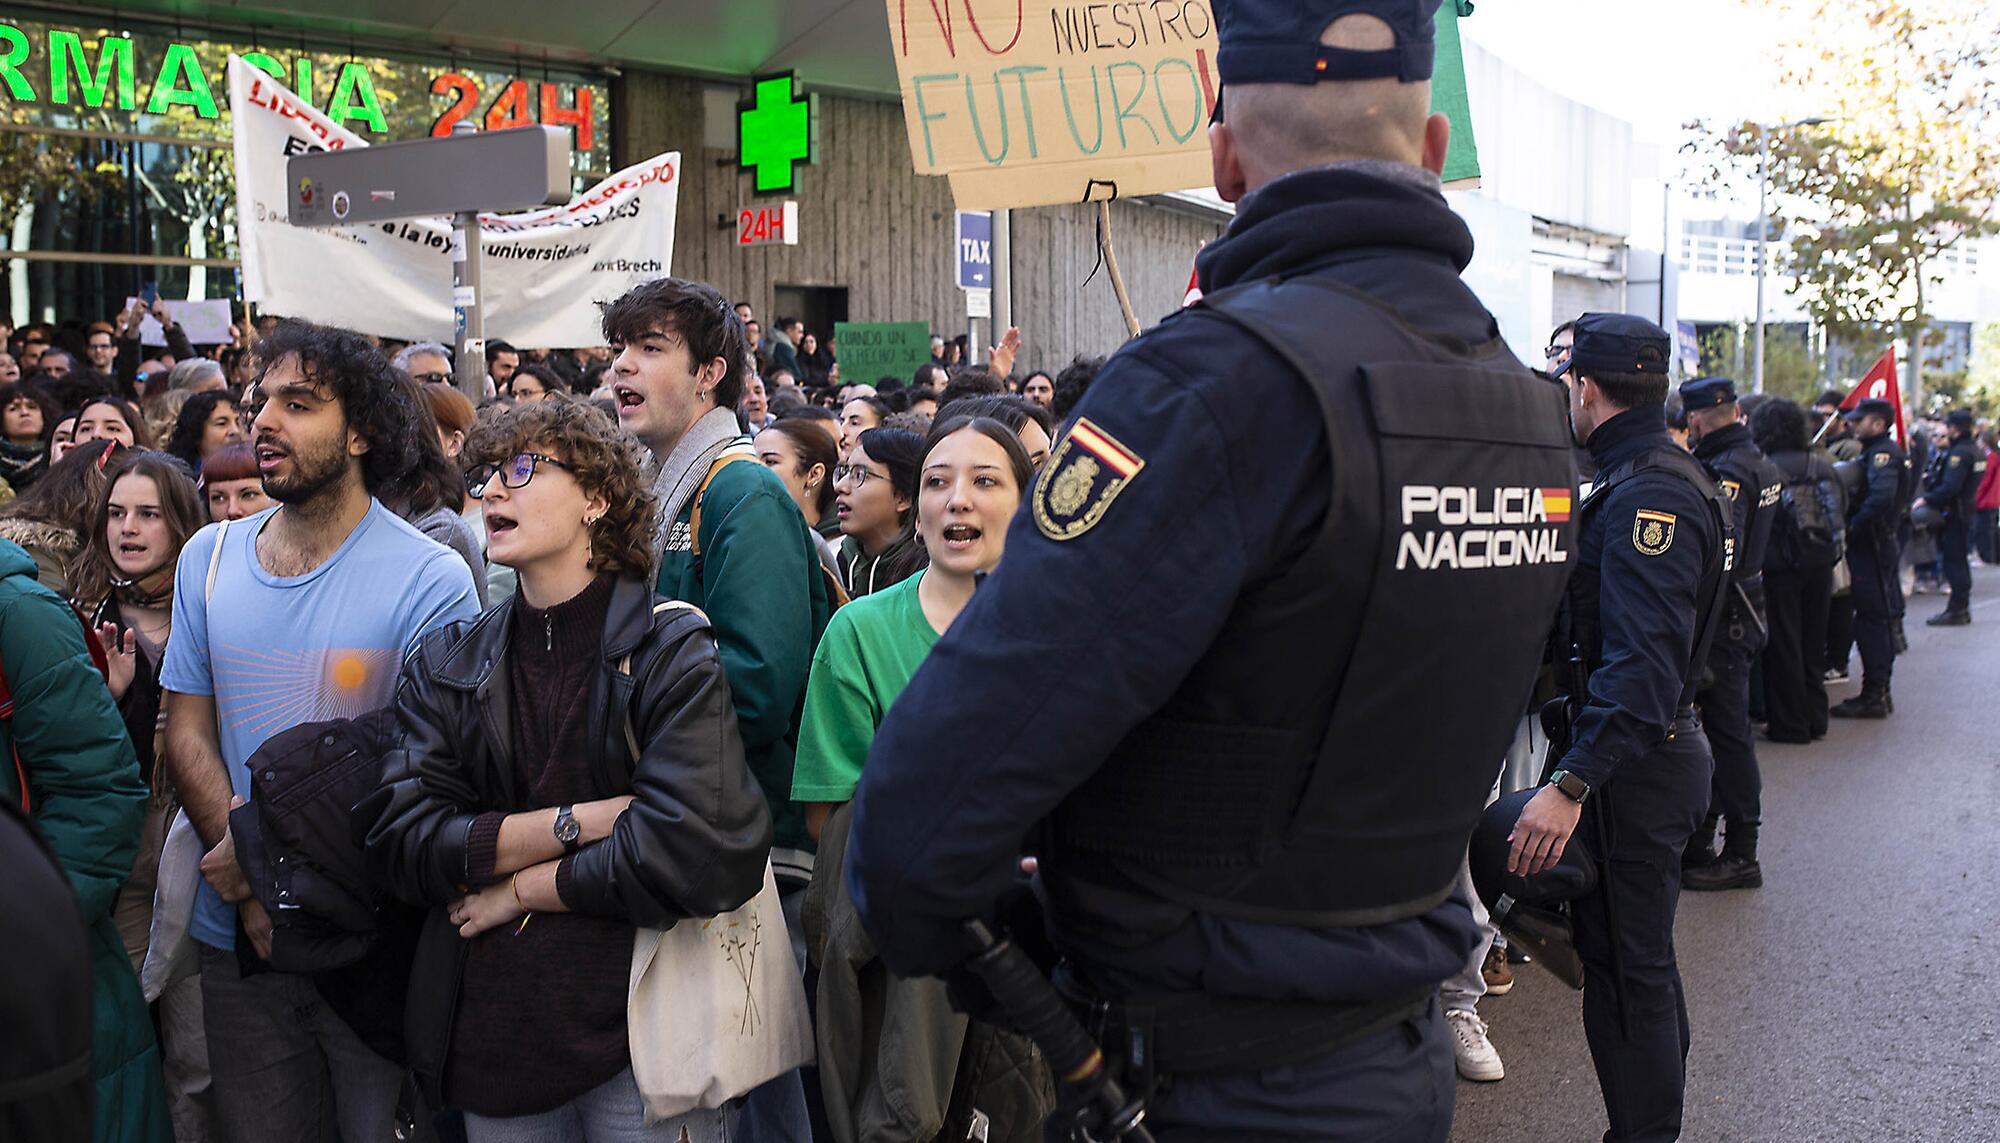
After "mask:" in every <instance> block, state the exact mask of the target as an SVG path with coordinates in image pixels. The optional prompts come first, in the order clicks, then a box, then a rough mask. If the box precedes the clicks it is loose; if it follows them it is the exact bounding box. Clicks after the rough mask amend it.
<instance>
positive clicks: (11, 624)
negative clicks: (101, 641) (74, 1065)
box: [0, 540, 173, 1143]
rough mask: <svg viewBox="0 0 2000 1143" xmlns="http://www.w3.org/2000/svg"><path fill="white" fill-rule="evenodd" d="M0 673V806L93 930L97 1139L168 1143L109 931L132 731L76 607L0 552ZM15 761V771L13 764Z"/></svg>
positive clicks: (127, 854) (131, 776)
mask: <svg viewBox="0 0 2000 1143" xmlns="http://www.w3.org/2000/svg"><path fill="white" fill-rule="evenodd" d="M0 668H4V669H5V671H6V676H7V683H8V687H9V689H10V691H11V692H12V695H13V699H14V716H13V718H12V719H9V720H5V721H0V797H5V798H9V799H12V800H13V801H14V802H16V803H17V804H18V803H19V802H20V801H21V797H22V789H21V777H20V776H21V775H22V774H25V775H26V777H27V805H28V810H29V817H30V818H31V819H32V820H33V821H34V823H35V825H36V826H37V827H39V828H40V829H41V831H42V833H43V834H44V835H45V836H46V837H47V838H48V840H49V844H50V846H51V847H52V848H53V849H54V850H55V852H56V857H57V859H58V860H59V861H61V863H62V867H63V872H64V873H65V874H67V875H68V877H69V882H70V885H71V887H72V888H74V889H75V890H76V896H77V904H78V906H79V911H80V912H81V913H82V914H83V921H84V925H85V926H86V927H87V928H88V930H89V940H90V949H91V975H92V977H93V978H94V980H95V982H96V988H95V992H96V996H95V1005H94V1009H95V1016H96V1029H95V1032H96V1035H95V1037H94V1044H95V1053H94V1054H95V1057H96V1067H97V1117H96V1131H95V1137H96V1139H98V1140H99V1141H100V1143H172V1139H173V1131H172V1128H171V1127H170V1126H169V1125H168V1122H167V1101H166V1090H165V1088H164V1086H163V1085H162V1082H161V1078H160V1052H159V1047H158V1045H157V1044H156V1043H155V1041H154V1039H153V1024H152V1020H151V1018H150V1017H149V1016H148V1015H147V1012H146V999H145V997H144V996H143V995H142V994H141V993H140V991H139V981H138V978H137V977H135V976H134V975H133V974H132V962H131V961H130V960H129V959H128V958H127V957H126V955H125V943H124V941H122V940H121V939H120V938H119V936H118V928H117V926H116V925H114V924H113V923H112V920H111V908H112V904H113V902H114V900H115V899H116V898H117V896H118V887H119V885H120V884H121V883H123V882H124V880H125V878H126V876H127V875H129V874H130V873H131V871H132V859H133V857H134V856H135V855H136V854H137V851H138V847H139V832H140V829H141V826H142V824H143V821H144V817H145V813H146V799H147V794H148V791H147V789H146V783H145V782H144V780H143V779H141V777H140V775H139V761H138V758H137V756H136V755H134V754H133V752H132V740H131V739H130V738H128V737H127V736H126V733H125V721H124V719H122V718H121V717H119V714H118V707H117V705H116V704H115V703H113V702H112V701H111V692H110V691H109V690H107V689H105V686H104V677H103V676H102V675H100V674H98V672H97V668H96V666H94V665H93V664H92V663H91V661H90V655H89V652H88V651H87V650H86V649H85V647H84V642H83V626H82V624H81V623H79V622H78V621H77V618H76V614H75V613H74V612H72V611H71V610H70V608H69V605H68V604H66V603H64V602H63V601H62V600H61V599H60V598H59V597H57V595H56V594H55V593H54V592H52V591H50V590H49V589H47V588H45V587H43V586H42V585H41V584H40V583H38V582H36V579H35V561H34V559H33V558H32V557H31V556H29V555H28V553H27V552H26V551H24V550H22V548H21V547H20V546H19V545H16V544H13V543H9V542H6V541H4V540H0ZM17 759H18V768H17V765H16V760H17Z"/></svg>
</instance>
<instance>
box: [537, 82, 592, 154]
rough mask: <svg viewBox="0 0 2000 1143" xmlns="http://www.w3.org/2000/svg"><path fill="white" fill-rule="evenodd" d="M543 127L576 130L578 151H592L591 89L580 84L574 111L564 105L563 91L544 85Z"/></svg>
mask: <svg viewBox="0 0 2000 1143" xmlns="http://www.w3.org/2000/svg"><path fill="white" fill-rule="evenodd" d="M542 125H543V126H544V127H574V128H576V149H577V150H579V151H588V150H591V149H592V147H591V143H592V142H593V140H594V136H593V135H592V132H591V125H590V89H589V88H587V87H584V86H583V85H582V84H578V85H577V88H576V107H575V109H574V110H572V109H569V108H565V107H564V106H563V105H562V90H561V89H560V88H558V87H557V86H556V85H555V84H553V83H545V84H543V85H542Z"/></svg>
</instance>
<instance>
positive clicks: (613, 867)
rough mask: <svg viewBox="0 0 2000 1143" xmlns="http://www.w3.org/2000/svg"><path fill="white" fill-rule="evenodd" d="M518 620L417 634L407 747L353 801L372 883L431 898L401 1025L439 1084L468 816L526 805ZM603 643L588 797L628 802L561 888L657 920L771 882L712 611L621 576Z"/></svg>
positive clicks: (759, 805) (428, 1079) (742, 896)
mask: <svg viewBox="0 0 2000 1143" xmlns="http://www.w3.org/2000/svg"><path fill="white" fill-rule="evenodd" d="M513 622H514V601H513V600H512V599H508V600H507V601H505V602H503V603H500V604H498V605H496V606H494V607H493V608H491V609H489V610H488V611H486V612H485V613H484V614H482V615H481V616H479V618H477V619H473V620H469V621H467V622H464V623H459V624H454V625H453V626H450V627H446V628H443V629H440V630H438V631H434V632H432V633H431V634H429V635H427V636H425V637H424V639H423V640H422V641H421V642H419V644H418V645H417V649H416V651H415V652H414V653H413V654H412V655H411V657H410V659H409V661H408V662H406V663H405V664H404V666H403V674H402V678H401V681H400V682H399V683H398V685H397V692H396V703H395V710H396V715H397V720H398V723H399V725H400V729H401V733H402V741H401V743H400V744H399V745H398V746H397V747H396V748H395V749H393V750H391V751H390V752H389V754H388V756H387V758H386V759H385V764H384V766H383V773H382V784H381V787H380V788H379V789H377V790H376V791H375V792H374V793H373V794H372V795H370V796H369V797H368V798H367V799H366V800H365V801H364V802H363V803H362V804H361V805H360V806H357V807H356V814H357V817H358V818H359V819H360V822H361V823H362V828H364V829H365V831H366V840H367V855H368V867H369V869H370V871H371V873H372V874H373V876H374V878H375V880H376V882H377V883H378V884H380V885H381V886H383V887H384V888H386V889H387V890H388V891H390V892H392V893H394V894H395V895H396V896H397V897H399V898H401V899H402V900H405V901H408V902H410V903H412V904H418V905H424V906H428V907H429V908H430V913H429V917H428V919H427V920H426V922H425V925H424V930H423V935H422V938H421V941H420V943H419V947H418V952H417V959H416V963H415V965H414V967H413V969H412V972H411V977H410V990H409V995H410V1001H409V1012H408V1019H407V1023H406V1029H407V1032H408V1035H409V1050H410V1060H409V1062H410V1064H411V1066H412V1067H413V1068H415V1070H416V1072H417V1074H418V1075H419V1077H421V1078H422V1079H423V1080H424V1082H425V1084H426V1086H427V1087H428V1088H429V1089H430V1090H431V1092H432V1094H433V1095H435V1094H436V1093H437V1083H438V1077H440V1076H441V1075H442V1074H443V1066H444V1061H445V1055H446V1052H447V1051H448V1050H449V1047H450V1044H449V1040H450V1033H451V1022H452V1012H453V1007H454V1005H455V1002H456V1000H457V994H458V982H459V974H460V971H461V969H462V966H463V963H464V960H463V957H464V948H465V942H464V941H462V940H461V939H460V938H459V936H458V934H457V931H456V930H455V929H454V928H453V927H452V926H451V924H450V923H449V922H448V921H447V920H446V919H445V915H444V908H443V906H445V905H446V904H448V903H450V902H451V901H453V900H456V899H457V898H459V897H461V896H464V895H465V893H466V892H467V891H468V889H471V888H475V886H473V885H472V878H471V876H470V872H469V870H468V867H467V844H466V843H467V838H468V836H469V835H470V834H471V832H472V823H473V819H474V818H476V817H477V816H478V815H479V814H481V813H483V812H488V811H506V810H510V809H511V808H513V807H514V806H517V805H519V804H520V803H519V802H518V801H517V800H516V795H515V781H516V779H515V775H514V765H513V758H512V743H511V741H510V732H509V731H508V729H507V728H508V727H509V726H511V725H512V723H511V722H510V721H509V698H510V696H509V694H508V692H509V690H510V683H509V681H508V669H507V663H506V653H507V646H508V636H509V632H510V631H511V629H512V625H513ZM603 647H604V650H603V657H602V669H601V670H600V671H599V672H598V674H597V677H596V679H595V680H594V681H593V682H592V684H591V701H590V704H589V712H590V713H589V716H588V717H589V727H588V741H590V742H592V743H594V744H596V746H595V749H593V750H592V751H591V763H592V770H593V773H594V775H595V778H596V788H595V790H594V791H593V796H594V797H597V798H608V797H614V796H616V795H619V794H628V793H629V794H632V795H634V796H635V800H634V801H633V803H632V805H631V807H630V808H629V809H628V810H626V811H625V813H624V814H623V815H621V816H620V817H619V819H618V823H617V825H616V827H614V829H613V832H612V835H611V836H610V837H609V838H606V839H605V840H603V841H601V842H597V843H595V844H592V845H587V846H585V847H583V848H582V849H581V850H579V851H578V852H577V854H576V855H575V857H574V858H572V859H571V867H570V877H569V884H568V889H567V892H566V894H565V899H566V900H568V901H569V903H570V904H571V906H572V907H573V908H574V909H575V910H576V911H577V912H580V913H588V914H592V915H596V916H605V917H616V918H619V919H622V920H625V921H628V922H630V923H631V924H633V925H634V926H643V927H648V928H669V927H671V926H672V925H673V924H674V923H675V922H676V921H678V920H680V919H681V918H684V917H707V916H713V915H715V914H717V913H722V912H727V911H728V910H731V909H734V908H737V907H738V906H740V905H742V904H743V903H744V902H745V901H748V900H749V899H750V898H751V897H753V896H755V895H756V893H757V890H758V889H759V888H761V887H762V885H763V882H764V863H765V861H766V859H767V858H768V856H769V854H770V849H771V814H770V810H769V808H768V807H767V806H766V805H765V802H764V796H763V794H762V793H761V792H760V791H759V790H758V787H757V783H756V780H755V779H754V778H752V777H751V774H750V769H749V767H748V766H747V765H746V764H745V762H744V760H743V741H742V739H741V737H739V735H738V733H737V729H736V708H735V705H734V703H733V702H732V700H731V698H730V694H729V684H728V683H727V681H725V679H724V678H723V673H722V659H721V657H720V655H719V654H718V653H717V651H716V648H715V638H714V635H713V634H712V632H711V629H710V627H709V623H708V620H707V618H706V617H705V616H703V615H702V614H701V613H700V612H699V611H697V610H695V609H693V608H691V607H687V606H685V605H681V606H675V607H668V608H663V609H661V610H655V609H654V597H653V593H652V590H651V588H650V587H649V586H648V585H647V584H645V583H644V582H641V581H639V580H635V579H629V578H621V579H619V580H618V582H617V583H616V584H615V585H614V587H613V588H612V595H611V604H610V607H609V610H608V611H607V613H606V617H605V628H604V644H603ZM628 661H629V665H630V673H629V674H627V673H626V672H625V671H624V670H622V669H621V665H622V664H625V663H627V662H628ZM628 727H629V733H630V734H631V735H632V738H633V740H634V741H635V744H636V745H637V747H638V751H637V753H638V757H637V758H634V757H633V754H634V751H633V749H632V747H631V746H630V745H628V738H627V735H628Z"/></svg>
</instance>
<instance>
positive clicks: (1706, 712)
mask: <svg viewBox="0 0 2000 1143" xmlns="http://www.w3.org/2000/svg"><path fill="white" fill-rule="evenodd" d="M1732 634H1734V632H1733V631H1724V632H1722V633H1721V634H1719V635H1717V636H1716V640H1715V646H1714V647H1712V648H1711V649H1710V650H1709V653H1708V669H1709V673H1710V674H1711V675H1712V676H1713V681H1712V682H1710V683H1709V685H1708V686H1707V687H1705V688H1704V689H1703V690H1702V692H1701V694H1699V695H1698V696H1696V698H1695V702H1696V703H1697V704H1699V706H1700V707H1701V726H1702V730H1703V731H1704V732H1705V733H1706V734H1707V735H1708V748H1709V754H1710V756H1711V757H1712V758H1713V759H1714V762H1715V779H1714V782H1713V783H1712V785H1711V797H1710V801H1709V806H1708V812H1709V813H1710V814H1721V815H1722V816H1723V817H1725V818H1727V819H1729V824H1730V826H1731V827H1732V828H1733V827H1735V826H1737V825H1749V826H1754V825H1760V824H1762V822H1763V818H1762V816H1761V813H1760V805H1759V803H1760V801H1761V798H1762V794H1763V789H1764V782H1763V779H1762V777H1761V776H1760V775H1759V774H1758V771H1757V740H1756V738H1755V737H1754V733H1753V731H1752V730H1751V728H1750V661H1751V660H1752V659H1753V658H1754V657H1755V654H1754V652H1753V651H1752V650H1751V647H1752V646H1753V642H1752V640H1751V639H1735V638H1731V635H1732ZM1751 634H1752V636H1753V637H1754V634H1755V633H1754V632H1752V633H1751Z"/></svg>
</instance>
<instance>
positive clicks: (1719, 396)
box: [1681, 377, 1736, 413]
mask: <svg viewBox="0 0 2000 1143" xmlns="http://www.w3.org/2000/svg"><path fill="white" fill-rule="evenodd" d="M1734 400H1736V382H1734V381H1731V380H1730V379H1729V378H1727V377H1697V378H1695V379H1694V380H1693V381H1690V382H1688V383H1687V384H1685V385H1682V386H1681V408H1683V409H1686V410H1687V411H1688V412H1690V413H1692V412H1695V411H1697V410H1700V409H1713V408H1715V407H1716V406H1717V405H1727V404H1729V403H1731V402H1732V401H1734Z"/></svg>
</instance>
